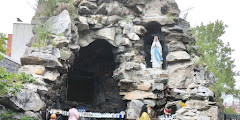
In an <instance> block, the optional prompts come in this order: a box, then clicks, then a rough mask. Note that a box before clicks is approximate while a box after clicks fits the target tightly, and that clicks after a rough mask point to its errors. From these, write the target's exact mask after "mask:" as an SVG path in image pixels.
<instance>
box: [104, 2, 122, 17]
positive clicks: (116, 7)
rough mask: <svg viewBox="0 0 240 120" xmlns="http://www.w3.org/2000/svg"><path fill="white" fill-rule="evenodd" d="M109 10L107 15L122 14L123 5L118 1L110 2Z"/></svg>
mask: <svg viewBox="0 0 240 120" xmlns="http://www.w3.org/2000/svg"><path fill="white" fill-rule="evenodd" d="M107 12H108V13H107V15H120V14H121V12H122V7H121V5H120V4H119V3H118V2H117V1H114V2H111V3H110V4H109V6H108V8H107Z"/></svg>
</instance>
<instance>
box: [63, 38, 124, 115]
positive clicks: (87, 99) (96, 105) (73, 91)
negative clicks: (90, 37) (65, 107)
mask: <svg viewBox="0 0 240 120" xmlns="http://www.w3.org/2000/svg"><path fill="white" fill-rule="evenodd" d="M112 49H115V48H114V47H113V46H112V45H111V44H109V43H108V42H107V41H106V40H100V39H99V40H95V41H94V42H92V43H91V44H89V45H88V46H87V47H82V48H81V49H80V51H79V56H77V57H76V58H75V61H74V65H73V67H72V70H71V71H69V73H68V80H67V81H68V82H67V83H68V85H67V101H68V103H70V104H71V103H77V104H78V106H79V107H84V108H86V109H87V111H91V112H120V111H123V110H125V109H126V103H125V102H124V101H123V100H122V97H121V96H120V95H119V87H118V86H117V83H118V81H117V80H114V79H113V78H112V75H113V70H114V69H115V63H114V54H113V53H112Z"/></svg>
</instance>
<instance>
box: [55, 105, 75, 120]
mask: <svg viewBox="0 0 240 120" xmlns="http://www.w3.org/2000/svg"><path fill="white" fill-rule="evenodd" d="M50 118H51V119H50V120H56V119H57V116H56V114H52V115H51V116H50ZM78 119H79V114H78V110H77V109H76V108H75V107H73V108H71V109H69V111H68V120H78Z"/></svg>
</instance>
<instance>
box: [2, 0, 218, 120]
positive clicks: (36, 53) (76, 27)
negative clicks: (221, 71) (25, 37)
mask: <svg viewBox="0 0 240 120" xmlns="http://www.w3.org/2000/svg"><path fill="white" fill-rule="evenodd" d="M73 4H74V5H75V7H76V8H77V10H78V16H77V17H76V18H71V17H70V15H69V12H68V11H67V10H63V11H62V12H59V13H60V14H58V15H56V16H53V17H51V18H50V19H49V20H47V21H46V22H48V23H49V26H50V28H51V32H52V34H53V37H52V39H53V42H54V43H55V45H56V46H55V47H52V46H48V47H45V48H32V47H29V48H28V49H27V51H26V53H25V55H24V57H22V58H21V64H22V67H21V69H20V71H21V72H23V71H24V72H26V73H28V74H31V75H33V77H35V78H36V79H37V81H38V83H37V84H26V85H25V88H24V91H23V92H21V93H18V95H17V96H12V97H8V98H5V99H4V101H6V100H8V101H11V102H9V103H11V104H8V103H6V102H1V104H3V105H5V106H10V107H11V108H14V109H16V110H22V111H23V112H21V114H23V113H24V114H27V113H26V112H32V113H33V114H34V115H35V116H36V117H39V111H40V110H45V109H47V108H48V109H51V108H53V107H54V105H55V104H56V103H57V101H60V103H64V100H65V96H64V92H66V88H64V81H65V80H66V79H67V74H68V71H69V69H70V68H71V67H72V65H73V62H74V59H75V55H77V54H78V51H79V50H80V48H81V47H86V46H88V45H89V44H90V43H92V42H94V41H95V40H99V39H103V40H106V41H108V42H109V43H110V44H111V45H112V46H114V47H115V48H116V49H115V50H113V53H114V55H115V64H116V69H115V70H114V71H113V79H114V80H116V81H118V84H116V87H119V89H120V91H119V94H120V95H121V96H122V100H123V101H126V102H127V108H126V112H128V111H133V113H132V114H131V116H132V117H133V119H136V118H137V117H138V115H139V110H140V109H141V106H142V105H143V104H144V103H145V104H148V105H150V106H151V107H152V108H153V111H158V110H159V109H160V108H163V107H164V105H165V104H166V103H167V102H173V101H178V100H185V101H186V105H187V106H186V107H182V108H181V109H179V110H178V111H177V115H176V117H177V119H188V120H195V119H203V118H204V119H212V120H214V119H217V110H218V108H217V106H215V103H214V102H212V101H213V97H214V93H213V92H212V91H211V90H210V89H209V88H208V87H209V85H210V83H211V81H212V80H213V79H214V78H212V76H211V74H209V73H208V72H207V71H206V70H205V66H203V65H199V64H196V63H197V62H196V61H197V59H198V56H197V55H196V53H191V54H189V53H190V51H187V44H189V43H191V42H194V41H195V39H194V38H193V37H192V36H191V35H190V34H187V31H188V30H189V29H188V28H187V22H186V21H184V20H182V19H181V18H179V17H178V15H179V13H180V10H179V9H178V6H177V4H176V2H175V1H174V0H88V1H87V0H74V2H73ZM58 10H60V11H61V9H60V8H59V9H58ZM168 15H170V16H171V15H172V16H173V15H174V16H175V17H173V18H169V17H168ZM151 22H155V24H153V25H156V26H160V28H158V29H159V31H161V32H159V33H161V34H162V35H164V36H163V38H160V40H164V42H166V46H164V47H167V49H168V51H167V54H166V59H165V60H166V62H167V66H166V70H162V69H159V68H145V67H144V66H146V61H145V57H146V53H145V52H146V51H144V41H145V40H146V33H149V34H148V35H154V34H156V33H154V32H153V33H152V34H151V30H152V27H151V26H150V27H149V23H151ZM59 34H61V35H62V36H59ZM157 34H158V33H157ZM147 37H148V36H147ZM149 37H151V36H149ZM148 39H149V38H148ZM195 48H196V47H195ZM63 53H64V55H63ZM169 88H170V89H172V88H178V89H182V90H185V91H186V93H185V94H181V95H179V94H176V93H171V94H170V93H169V94H168V90H169ZM29 96H31V97H29ZM56 98H58V100H56ZM19 99H24V102H23V100H19ZM27 99H28V100H27ZM59 99H60V100H59ZM19 101H21V102H22V103H21V102H19ZM30 101H36V102H30ZM39 103H40V104H39ZM36 104H38V105H37V106H36ZM26 106H27V107H26ZM213 113H214V114H213ZM128 117H129V116H128ZM129 118H130V117H129ZM38 119H40V118H38Z"/></svg>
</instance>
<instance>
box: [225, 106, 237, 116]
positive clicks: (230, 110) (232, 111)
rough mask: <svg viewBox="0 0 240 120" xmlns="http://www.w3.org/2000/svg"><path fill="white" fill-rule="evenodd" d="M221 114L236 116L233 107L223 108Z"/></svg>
mask: <svg viewBox="0 0 240 120" xmlns="http://www.w3.org/2000/svg"><path fill="white" fill-rule="evenodd" d="M223 112H224V113H226V114H235V115H237V114H238V113H237V112H236V111H235V109H234V108H233V107H229V108H224V109H223Z"/></svg>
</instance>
